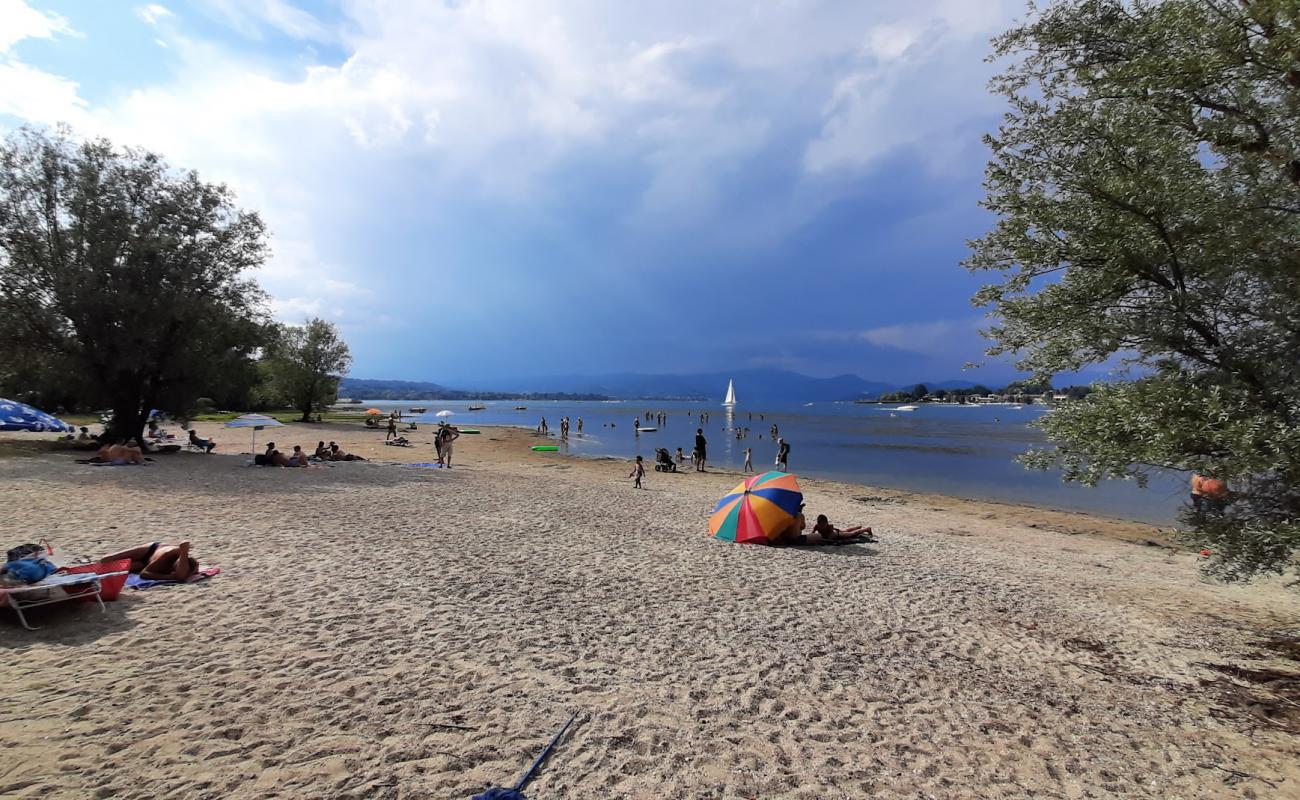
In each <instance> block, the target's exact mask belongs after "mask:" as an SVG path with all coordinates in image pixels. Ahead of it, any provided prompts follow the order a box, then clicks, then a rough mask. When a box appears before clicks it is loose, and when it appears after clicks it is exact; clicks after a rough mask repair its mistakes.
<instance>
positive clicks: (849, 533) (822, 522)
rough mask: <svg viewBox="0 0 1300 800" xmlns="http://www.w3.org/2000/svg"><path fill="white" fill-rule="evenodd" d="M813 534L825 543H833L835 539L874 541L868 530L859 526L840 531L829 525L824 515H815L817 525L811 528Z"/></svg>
mask: <svg viewBox="0 0 1300 800" xmlns="http://www.w3.org/2000/svg"><path fill="white" fill-rule="evenodd" d="M813 533H815V534H817V535H818V536H819V537H821V538H822V539H823V540H825V541H834V540H836V539H856V538H858V537H862V538H863V539H865V540H866V541H875V539H874V537H873V536H872V533H871V529H870V528H864V527H862V526H861V525H854V526H852V527H850V528H845V529H843V530H840V529H839V528H837V527H835V526H834V525H832V524H831V521H830V520H829V519H827V518H826V515H825V514H818V515H817V524H816V525H814V526H813Z"/></svg>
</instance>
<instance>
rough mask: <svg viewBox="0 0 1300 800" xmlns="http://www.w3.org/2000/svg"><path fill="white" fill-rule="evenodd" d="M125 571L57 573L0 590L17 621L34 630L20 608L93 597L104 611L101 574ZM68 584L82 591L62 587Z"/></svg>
mask: <svg viewBox="0 0 1300 800" xmlns="http://www.w3.org/2000/svg"><path fill="white" fill-rule="evenodd" d="M125 574H127V573H126V572H106V573H104V574H102V575H101V574H98V573H95V572H80V573H72V574H68V573H59V574H55V575H51V576H49V577H48V578H46V579H45V580H42V581H38V582H37V583H33V584H31V585H30V586H16V587H12V588H5V589H2V590H0V591H3V592H4V593H5V597H6V599H7V600H8V601H9V607H10V608H12V609H13V610H14V612H15V613H17V614H18V621H19V622H21V623H22V624H23V627H24V628H26V629H27V630H29V631H34V630H36V628H33V627H32V626H31V625H28V624H27V617H25V616H24V615H23V609H25V608H35V607H37V606H48V605H50V604H51V603H62V602H64V601H66V600H80V599H82V598H86V597H94V598H95V600H96V601H98V602H99V610H100V611H104V612H107V611H108V608H107V607H106V606H105V605H104V598H103V597H101V596H100V595H101V593H102V591H103V588H104V587H103V585H102V581H103V580H104V578H107V577H110V576H113V575H125ZM71 586H78V587H81V591H78V592H75V593H69V592H66V591H64V589H65V588H66V587H71Z"/></svg>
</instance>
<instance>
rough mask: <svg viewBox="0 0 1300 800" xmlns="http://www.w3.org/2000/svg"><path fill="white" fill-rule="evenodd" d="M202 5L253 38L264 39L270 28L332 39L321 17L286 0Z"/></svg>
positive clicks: (227, 0) (217, 1)
mask: <svg viewBox="0 0 1300 800" xmlns="http://www.w3.org/2000/svg"><path fill="white" fill-rule="evenodd" d="M203 8H204V10H205V11H207V12H208V13H209V14H211V15H212V16H214V17H216V18H217V19H219V20H220V21H221V22H223V23H225V24H226V25H228V26H230V27H231V28H233V29H234V30H236V31H238V32H239V33H241V34H243V35H244V36H247V37H249V38H252V39H261V38H262V36H263V32H264V30H265V29H267V28H271V29H274V30H276V31H279V32H280V33H283V34H286V35H288V36H292V37H293V38H295V39H312V40H317V41H325V40H328V39H330V38H332V36H331V34H330V32H329V30H328V29H327V28H326V27H325V26H324V25H323V24H321V22H320V21H319V20H317V19H316V18H315V17H313V16H312V15H311V14H309V13H307V12H306V11H303V10H302V9H300V8H297V7H295V6H293V5H291V4H289V3H287V2H285V0H207V2H206V3H205V4H204V5H203Z"/></svg>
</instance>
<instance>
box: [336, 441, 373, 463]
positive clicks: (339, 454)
mask: <svg viewBox="0 0 1300 800" xmlns="http://www.w3.org/2000/svg"><path fill="white" fill-rule="evenodd" d="M330 461H365V459H364V458H362V457H361V456H354V455H352V454H351V453H345V452H343V448H341V447H339V446H338V444H337V443H335V442H330Z"/></svg>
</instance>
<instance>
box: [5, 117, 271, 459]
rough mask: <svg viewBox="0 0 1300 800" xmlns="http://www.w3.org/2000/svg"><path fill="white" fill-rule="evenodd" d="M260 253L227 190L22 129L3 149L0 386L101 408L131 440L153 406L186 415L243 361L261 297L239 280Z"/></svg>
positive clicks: (258, 320) (257, 224)
mask: <svg viewBox="0 0 1300 800" xmlns="http://www.w3.org/2000/svg"><path fill="white" fill-rule="evenodd" d="M265 254H266V244H265V234H264V231H263V227H262V223H261V220H259V219H258V217H257V216H256V215H255V214H250V213H247V212H243V211H240V210H238V209H237V208H235V207H234V205H233V197H232V196H231V193H230V191H229V190H228V189H227V188H226V187H224V186H219V185H214V184H208V183H203V182H202V181H200V180H199V178H198V176H197V175H195V174H194V173H192V172H186V173H176V172H174V171H173V170H171V169H169V168H168V166H167V164H166V163H164V162H163V161H162V160H161V159H160V158H159V157H158V156H156V155H154V154H152V153H148V152H144V151H140V150H133V149H125V150H119V149H115V148H114V147H113V146H112V145H111V144H110V143H109V142H107V141H103V140H95V141H89V142H85V143H81V144H78V143H74V142H73V141H71V140H70V139H69V138H68V135H67V134H66V132H62V131H60V132H57V133H54V134H49V133H46V132H42V131H35V130H31V129H23V130H20V131H18V132H16V133H14V134H12V135H11V136H9V137H8V138H7V139H6V140H5V142H4V143H3V145H2V146H0V333H3V335H4V336H5V339H6V347H5V349H4V352H3V354H0V359H3V363H2V364H0V379H3V380H4V381H5V382H6V383H8V382H15V383H17V382H20V381H21V382H23V383H25V384H26V385H27V387H29V389H30V391H32V392H35V393H42V392H43V393H47V394H48V393H51V392H56V391H62V392H65V393H67V395H68V396H69V397H70V398H75V401H76V402H75V403H71V402H70V403H69V405H76V406H79V407H82V408H96V407H109V408H111V409H112V410H113V423H112V431H111V433H112V434H113V435H114V436H116V437H120V438H125V437H129V436H138V435H140V433H141V431H142V429H143V427H144V421H145V417H146V415H147V413H148V411H149V409H150V408H161V409H164V410H171V411H184V410H187V409H188V408H189V407H190V406H191V404H192V403H193V401H194V399H195V397H196V396H197V395H198V394H199V393H200V392H202V391H204V390H205V389H206V388H208V387H213V386H219V385H221V384H222V383H223V382H224V381H225V380H226V378H227V376H229V375H230V373H231V371H232V370H237V369H239V368H240V367H242V366H243V365H245V364H247V363H248V361H249V359H250V358H251V356H252V353H253V352H254V350H255V348H257V347H258V346H259V345H260V343H261V341H262V337H263V312H262V303H263V294H262V292H261V290H260V289H259V288H258V287H257V285H256V284H255V283H253V281H251V280H250V279H248V278H245V277H244V273H245V272H246V271H247V270H249V269H250V268H253V267H256V266H258V265H259V264H261V262H262V260H263V259H264V257H265ZM56 387H59V388H57V389H56Z"/></svg>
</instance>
